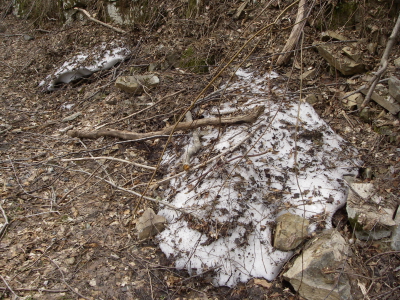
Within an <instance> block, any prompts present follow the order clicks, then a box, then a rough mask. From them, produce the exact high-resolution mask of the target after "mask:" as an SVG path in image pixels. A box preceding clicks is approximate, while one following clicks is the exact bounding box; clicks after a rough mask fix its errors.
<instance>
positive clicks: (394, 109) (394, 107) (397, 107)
mask: <svg viewBox="0 0 400 300" xmlns="http://www.w3.org/2000/svg"><path fill="white" fill-rule="evenodd" d="M361 93H363V94H364V95H366V94H367V93H368V90H367V89H363V90H362V91H361ZM371 99H372V100H374V101H375V102H376V103H378V104H379V105H380V106H382V107H383V108H385V109H387V110H388V111H389V112H390V113H391V114H393V115H395V114H397V113H398V112H399V111H400V104H397V103H391V102H389V101H388V100H387V99H385V97H382V96H381V95H379V94H378V93H375V92H373V93H372V95H371Z"/></svg>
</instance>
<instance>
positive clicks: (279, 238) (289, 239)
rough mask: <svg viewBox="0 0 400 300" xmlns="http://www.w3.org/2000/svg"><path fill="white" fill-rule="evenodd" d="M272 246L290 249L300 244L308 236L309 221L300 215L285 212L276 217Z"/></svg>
mask: <svg viewBox="0 0 400 300" xmlns="http://www.w3.org/2000/svg"><path fill="white" fill-rule="evenodd" d="M276 223H277V224H276V229H275V238H274V247H275V248H277V249H279V250H282V251H290V250H293V249H295V248H296V247H297V246H298V245H300V244H301V243H302V242H303V241H304V240H305V239H306V238H307V236H308V233H307V228H308V225H309V224H310V222H309V221H308V220H307V219H304V218H302V217H300V216H297V215H293V214H291V213H285V214H283V215H281V216H279V217H278V218H277V219H276Z"/></svg>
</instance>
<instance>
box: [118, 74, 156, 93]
mask: <svg viewBox="0 0 400 300" xmlns="http://www.w3.org/2000/svg"><path fill="white" fill-rule="evenodd" d="M159 83H160V79H159V78H158V77H157V76H156V75H153V74H149V75H135V76H120V77H118V78H117V80H116V81H115V86H116V87H117V88H119V89H121V90H123V91H125V92H127V93H132V94H135V95H140V94H142V93H143V92H144V89H146V90H149V89H153V88H155V87H156V86H157V85H158V84H159Z"/></svg>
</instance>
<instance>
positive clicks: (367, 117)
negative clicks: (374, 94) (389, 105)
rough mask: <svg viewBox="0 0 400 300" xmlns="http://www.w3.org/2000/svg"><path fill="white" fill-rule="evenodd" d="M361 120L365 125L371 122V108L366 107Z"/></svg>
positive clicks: (361, 112) (362, 111) (361, 114)
mask: <svg viewBox="0 0 400 300" xmlns="http://www.w3.org/2000/svg"><path fill="white" fill-rule="evenodd" d="M360 119H361V120H362V121H363V122H365V123H369V122H371V110H370V109H369V107H365V108H363V109H362V110H361V111H360Z"/></svg>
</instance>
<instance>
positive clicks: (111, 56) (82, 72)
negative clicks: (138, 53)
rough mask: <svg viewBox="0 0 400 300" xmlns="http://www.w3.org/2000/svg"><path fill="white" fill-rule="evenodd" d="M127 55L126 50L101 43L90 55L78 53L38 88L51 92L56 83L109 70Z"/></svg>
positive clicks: (127, 51)
mask: <svg viewBox="0 0 400 300" xmlns="http://www.w3.org/2000/svg"><path fill="white" fill-rule="evenodd" d="M129 54H130V51H129V50H128V49H126V48H121V47H117V46H115V47H114V48H112V47H111V48H110V45H107V44H106V43H103V44H101V46H100V47H98V48H97V49H96V50H93V51H91V53H88V54H84V53H80V54H78V55H75V56H74V57H72V58H71V59H69V60H68V61H66V62H64V64H63V65H62V66H61V67H60V68H58V70H57V71H56V72H55V73H54V74H53V75H49V76H47V77H46V78H45V79H44V80H42V81H41V82H40V83H39V86H45V88H46V90H47V91H53V90H54V87H55V85H56V84H58V83H69V82H71V81H74V80H76V79H80V78H83V77H88V76H90V75H92V74H93V73H94V72H98V71H100V70H107V69H110V68H112V67H113V66H114V65H115V64H117V63H119V62H121V61H123V60H124V59H125V58H126V57H127V56H128V55H129Z"/></svg>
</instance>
